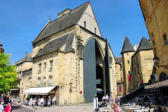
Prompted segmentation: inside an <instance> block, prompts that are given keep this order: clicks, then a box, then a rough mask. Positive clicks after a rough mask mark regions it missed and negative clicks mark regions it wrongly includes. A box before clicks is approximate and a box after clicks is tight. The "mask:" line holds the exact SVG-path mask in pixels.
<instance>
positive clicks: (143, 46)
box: [137, 37, 152, 51]
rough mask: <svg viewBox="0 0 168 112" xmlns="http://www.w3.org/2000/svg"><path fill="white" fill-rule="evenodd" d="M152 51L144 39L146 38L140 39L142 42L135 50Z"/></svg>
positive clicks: (149, 44)
mask: <svg viewBox="0 0 168 112" xmlns="http://www.w3.org/2000/svg"><path fill="white" fill-rule="evenodd" d="M150 49H152V44H151V43H150V42H149V41H148V40H147V39H146V37H142V40H141V42H140V44H139V47H138V49H137V50H139V51H140V50H150Z"/></svg>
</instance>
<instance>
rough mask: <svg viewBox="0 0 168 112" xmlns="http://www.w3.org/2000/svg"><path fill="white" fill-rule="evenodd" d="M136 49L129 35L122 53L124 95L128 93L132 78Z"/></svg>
mask: <svg viewBox="0 0 168 112" xmlns="http://www.w3.org/2000/svg"><path fill="white" fill-rule="evenodd" d="M134 52H135V50H134V49H133V47H132V45H131V43H130V41H129V39H128V37H126V38H125V41H124V44H123V47H122V51H121V55H122V63H123V77H124V95H126V94H128V92H129V91H128V88H129V82H130V80H131V74H130V69H131V57H132V55H133V54H134Z"/></svg>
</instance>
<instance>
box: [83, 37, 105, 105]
mask: <svg viewBox="0 0 168 112" xmlns="http://www.w3.org/2000/svg"><path fill="white" fill-rule="evenodd" d="M83 57H84V60H83V77H84V79H83V80H84V81H83V85H84V90H83V91H84V99H85V102H92V101H93V97H94V96H95V95H97V96H98V97H99V99H101V98H102V96H103V95H104V60H103V59H104V58H103V57H102V54H101V50H100V47H99V43H98V42H97V40H96V39H94V38H91V39H90V40H88V42H87V43H86V45H85V46H84V50H83Z"/></svg>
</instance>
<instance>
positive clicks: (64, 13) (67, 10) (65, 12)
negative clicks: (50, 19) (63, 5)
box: [58, 8, 71, 18]
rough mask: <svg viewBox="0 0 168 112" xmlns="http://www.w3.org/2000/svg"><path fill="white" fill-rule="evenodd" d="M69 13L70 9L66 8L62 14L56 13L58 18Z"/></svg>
mask: <svg viewBox="0 0 168 112" xmlns="http://www.w3.org/2000/svg"><path fill="white" fill-rule="evenodd" d="M69 12H71V9H69V8H67V9H65V10H63V11H62V12H60V13H58V18H60V17H62V16H64V15H66V14H67V13H69Z"/></svg>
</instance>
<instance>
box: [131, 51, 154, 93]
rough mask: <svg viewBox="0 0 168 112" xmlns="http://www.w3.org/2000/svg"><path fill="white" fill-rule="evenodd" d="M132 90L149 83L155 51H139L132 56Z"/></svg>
mask: <svg viewBox="0 0 168 112" xmlns="http://www.w3.org/2000/svg"><path fill="white" fill-rule="evenodd" d="M131 69H132V70H131V82H130V83H131V88H130V89H131V90H134V89H136V88H138V87H139V86H140V84H142V83H148V82H149V80H150V76H151V75H152V69H153V51H152V49H151V50H145V51H138V52H136V53H135V54H134V55H133V56H132V68H131Z"/></svg>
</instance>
